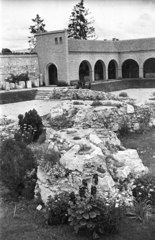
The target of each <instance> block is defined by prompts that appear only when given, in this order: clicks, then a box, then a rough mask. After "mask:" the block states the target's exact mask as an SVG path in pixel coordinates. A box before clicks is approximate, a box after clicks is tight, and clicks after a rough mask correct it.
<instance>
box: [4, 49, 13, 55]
mask: <svg viewBox="0 0 155 240" xmlns="http://www.w3.org/2000/svg"><path fill="white" fill-rule="evenodd" d="M2 54H3V55H7V54H12V51H11V50H10V49H9V48H2Z"/></svg>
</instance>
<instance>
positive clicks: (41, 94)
mask: <svg viewBox="0 0 155 240" xmlns="http://www.w3.org/2000/svg"><path fill="white" fill-rule="evenodd" d="M50 93H51V91H50V90H48V91H42V90H38V92H37V94H36V96H35V100H48V99H49V95H50Z"/></svg>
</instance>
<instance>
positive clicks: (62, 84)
mask: <svg viewBox="0 0 155 240" xmlns="http://www.w3.org/2000/svg"><path fill="white" fill-rule="evenodd" d="M57 86H58V87H66V86H68V83H67V82H65V81H58V83H57Z"/></svg>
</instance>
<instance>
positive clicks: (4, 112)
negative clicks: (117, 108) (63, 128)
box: [0, 88, 155, 119]
mask: <svg viewBox="0 0 155 240" xmlns="http://www.w3.org/2000/svg"><path fill="white" fill-rule="evenodd" d="M120 92H126V93H127V94H128V96H129V97H130V98H134V99H136V100H137V101H140V102H145V101H147V100H149V97H151V95H152V93H153V92H155V88H143V89H128V90H121V91H115V92H112V93H113V94H115V95H116V96H118V95H119V93H120ZM61 102H63V100H61ZM58 103H60V100H53V101H42V100H32V101H26V102H18V103H9V104H2V105H0V118H2V117H5V116H6V117H7V118H12V119H17V117H18V115H19V114H24V113H25V112H27V111H29V110H32V109H36V111H37V112H38V114H39V115H40V116H43V115H45V114H47V113H49V112H50V109H51V108H53V107H54V106H56V105H57V104H58Z"/></svg>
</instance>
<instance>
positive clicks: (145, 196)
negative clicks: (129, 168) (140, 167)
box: [132, 173, 155, 206]
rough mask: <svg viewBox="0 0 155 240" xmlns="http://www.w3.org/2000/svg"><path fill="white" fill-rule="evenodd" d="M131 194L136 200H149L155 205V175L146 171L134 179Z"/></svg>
mask: <svg viewBox="0 0 155 240" xmlns="http://www.w3.org/2000/svg"><path fill="white" fill-rule="evenodd" d="M132 193H133V196H134V197H135V199H136V201H137V202H143V201H150V204H151V205H152V206H155V175H154V173H147V174H145V175H143V176H141V177H139V178H137V179H135V181H134V185H133V189H132Z"/></svg>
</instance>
